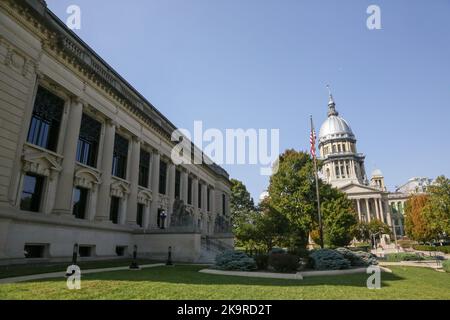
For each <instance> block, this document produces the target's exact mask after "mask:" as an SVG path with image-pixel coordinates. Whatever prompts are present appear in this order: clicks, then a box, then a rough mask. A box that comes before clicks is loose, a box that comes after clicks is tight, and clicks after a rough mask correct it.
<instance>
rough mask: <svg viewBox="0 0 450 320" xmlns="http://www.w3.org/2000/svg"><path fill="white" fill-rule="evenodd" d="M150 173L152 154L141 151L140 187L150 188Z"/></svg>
mask: <svg viewBox="0 0 450 320" xmlns="http://www.w3.org/2000/svg"><path fill="white" fill-rule="evenodd" d="M149 173H150V153H148V152H147V151H144V150H142V149H141V153H140V160H139V185H140V186H141V187H144V188H148V177H149Z"/></svg>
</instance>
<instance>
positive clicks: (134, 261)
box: [130, 245, 139, 270]
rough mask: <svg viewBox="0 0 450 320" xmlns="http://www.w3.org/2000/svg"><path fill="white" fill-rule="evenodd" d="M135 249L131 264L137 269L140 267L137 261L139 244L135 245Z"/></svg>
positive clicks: (131, 267)
mask: <svg viewBox="0 0 450 320" xmlns="http://www.w3.org/2000/svg"><path fill="white" fill-rule="evenodd" d="M133 249H134V250H133V261H132V262H131V264H130V269H133V270H137V269H139V265H138V263H137V245H134V248H133Z"/></svg>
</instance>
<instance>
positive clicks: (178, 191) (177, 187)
mask: <svg viewBox="0 0 450 320" xmlns="http://www.w3.org/2000/svg"><path fill="white" fill-rule="evenodd" d="M180 186H181V172H180V171H179V170H176V171H175V197H178V199H180V198H181V188H180Z"/></svg>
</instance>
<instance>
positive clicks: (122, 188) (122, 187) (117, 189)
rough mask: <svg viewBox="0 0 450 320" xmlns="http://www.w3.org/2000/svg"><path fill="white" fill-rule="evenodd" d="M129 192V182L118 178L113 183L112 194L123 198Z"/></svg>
mask: <svg viewBox="0 0 450 320" xmlns="http://www.w3.org/2000/svg"><path fill="white" fill-rule="evenodd" d="M113 179H114V178H113ZM129 193H130V187H129V184H128V183H126V182H124V181H121V180H116V181H115V182H113V183H112V184H111V196H113V197H118V198H123V197H124V196H125V195H126V194H129Z"/></svg>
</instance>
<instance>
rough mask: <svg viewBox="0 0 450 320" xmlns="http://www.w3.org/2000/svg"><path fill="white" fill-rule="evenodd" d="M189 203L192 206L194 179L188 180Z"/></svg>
mask: <svg viewBox="0 0 450 320" xmlns="http://www.w3.org/2000/svg"><path fill="white" fill-rule="evenodd" d="M187 203H188V204H192V178H188V198H187Z"/></svg>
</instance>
